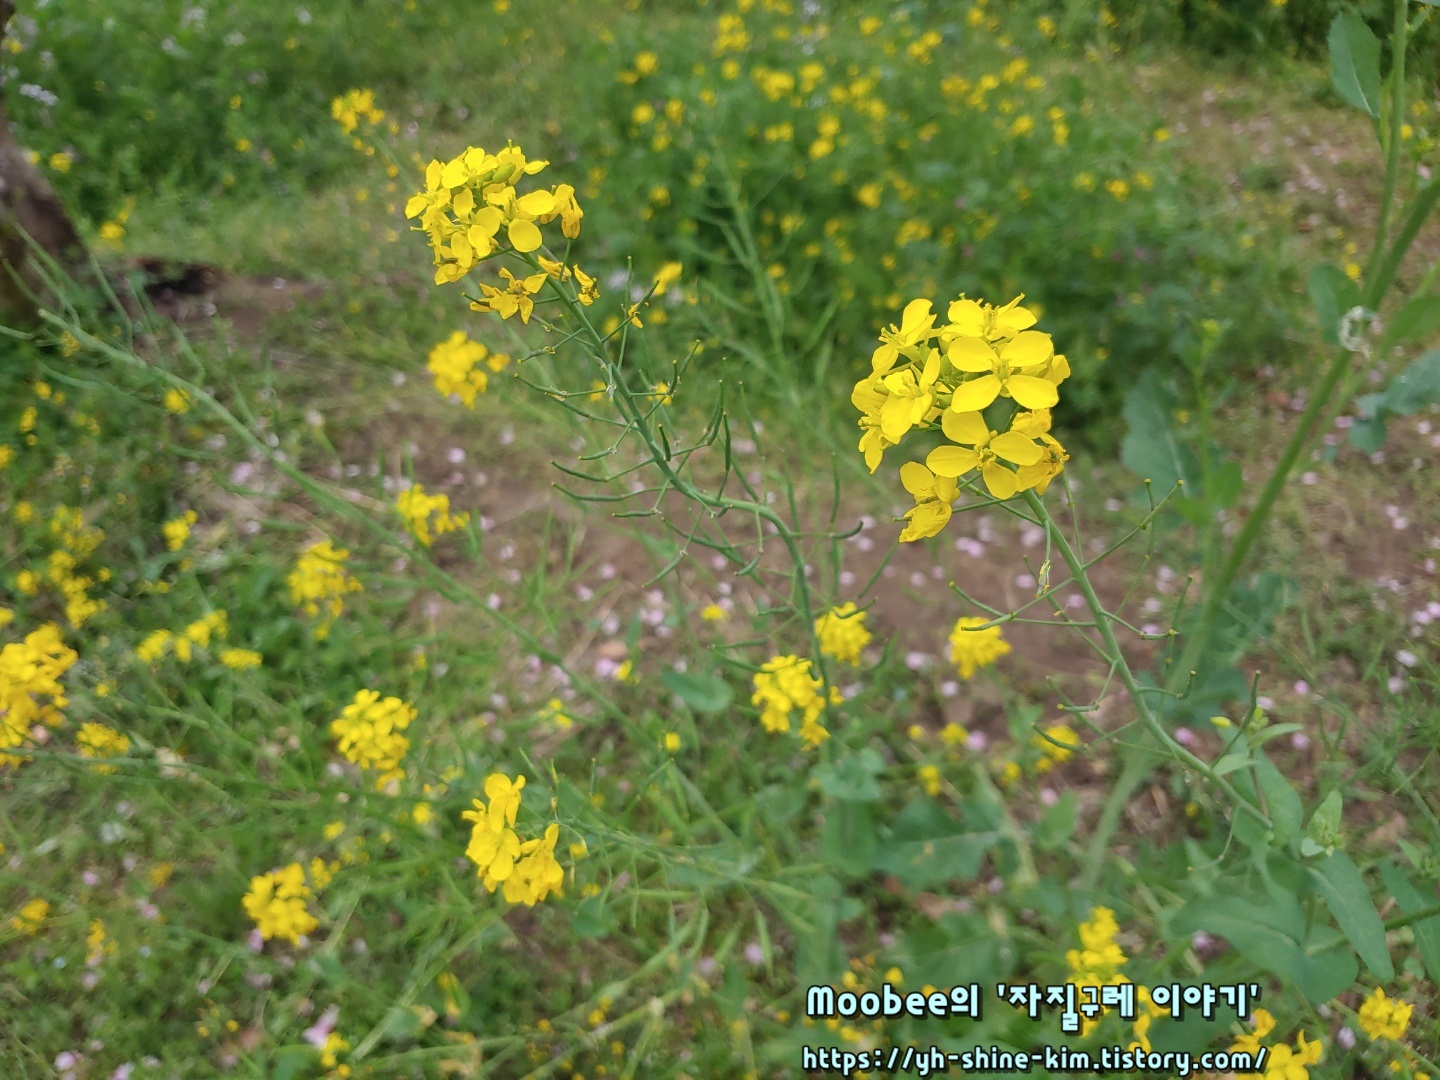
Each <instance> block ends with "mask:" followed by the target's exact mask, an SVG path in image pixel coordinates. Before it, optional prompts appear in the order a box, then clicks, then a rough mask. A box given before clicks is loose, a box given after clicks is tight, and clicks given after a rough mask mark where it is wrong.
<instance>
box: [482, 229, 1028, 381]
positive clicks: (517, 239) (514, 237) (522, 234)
mask: <svg viewBox="0 0 1440 1080" xmlns="http://www.w3.org/2000/svg"><path fill="white" fill-rule="evenodd" d="M506 233H507V234H508V235H509V237H510V244H511V246H512V247H514V249H515V250H516V251H522V252H528V251H534V250H535V249H536V248H538V247H539V246H540V244H541V243H542V239H541V236H540V229H539V226H537V225H536V224H535V223H534V222H533V221H526V220H525V219H524V218H516V219H515V220H514V221H512V222H510V227H509V228H508V229H507V230H506ZM541 276H542V277H543V276H544V275H543V274H542V275H541ZM1039 381H1041V382H1043V381H1044V380H1043V379H1042V380H1039ZM1047 385H1048V384H1047Z"/></svg>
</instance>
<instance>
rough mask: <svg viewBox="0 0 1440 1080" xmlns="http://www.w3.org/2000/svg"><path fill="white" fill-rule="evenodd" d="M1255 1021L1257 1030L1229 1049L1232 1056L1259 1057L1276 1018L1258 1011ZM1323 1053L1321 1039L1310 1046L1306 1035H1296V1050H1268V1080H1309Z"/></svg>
mask: <svg viewBox="0 0 1440 1080" xmlns="http://www.w3.org/2000/svg"><path fill="white" fill-rule="evenodd" d="M1254 1018H1255V1030H1254V1031H1253V1032H1249V1033H1247V1034H1245V1035H1241V1036H1239V1037H1238V1038H1236V1040H1235V1042H1234V1043H1233V1044H1232V1045H1231V1047H1230V1049H1231V1051H1232V1052H1233V1051H1236V1050H1243V1051H1246V1052H1247V1053H1250V1054H1254V1053H1256V1052H1257V1051H1258V1050H1259V1049H1260V1047H1261V1045H1262V1043H1261V1040H1262V1039H1265V1038H1267V1037H1268V1036H1269V1035H1270V1033H1271V1032H1272V1031H1274V1030H1275V1017H1273V1016H1271V1015H1270V1013H1269V1012H1267V1011H1266V1010H1265V1009H1256V1010H1255V1012H1254ZM1323 1049H1324V1047H1323V1045H1322V1044H1321V1042H1320V1040H1319V1039H1316V1040H1315V1041H1314V1042H1310V1041H1309V1040H1308V1039H1306V1038H1305V1033H1304V1032H1303V1031H1299V1032H1296V1033H1295V1046H1294V1047H1293V1048H1291V1047H1290V1046H1287V1045H1286V1044H1285V1043H1277V1044H1275V1045H1274V1046H1271V1047H1269V1051H1270V1052H1269V1055H1268V1056H1267V1057H1266V1059H1265V1080H1307V1078H1308V1077H1309V1075H1310V1069H1309V1066H1311V1065H1318V1064H1319V1063H1320V1055H1321V1053H1322V1052H1323Z"/></svg>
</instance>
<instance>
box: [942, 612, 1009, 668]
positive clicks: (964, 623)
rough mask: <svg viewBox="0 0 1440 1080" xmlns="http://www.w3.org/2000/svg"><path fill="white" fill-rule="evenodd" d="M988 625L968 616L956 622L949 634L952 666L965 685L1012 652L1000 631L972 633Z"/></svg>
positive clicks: (986, 630)
mask: <svg viewBox="0 0 1440 1080" xmlns="http://www.w3.org/2000/svg"><path fill="white" fill-rule="evenodd" d="M989 621H990V620H989V619H981V618H976V617H974V616H967V617H965V618H963V619H958V620H956V623H955V628H954V629H953V630H951V631H950V662H951V663H953V664H954V665H955V668H956V670H957V671H959V673H960V678H962V679H965V680H966V681H969V680H970V679H971V678H972V677H973V676H974V675H975V672H976V671H978V670H979V669H980V668H983V667H989V666H990V665H991V664H993V663H995V661H996V660H999V659H1000V657H1002V656H1004V655H1005V654H1006V653H1008V652H1009V651H1010V643H1009V642H1008V641H1006V640H1005V638H1004V637H1003V636H1002V635H1001V633H1000V627H998V626H991V627H987V628H986V629H984V630H976V629H973V628H974V627H976V626H984V625H985V624H986V623H987V622H989Z"/></svg>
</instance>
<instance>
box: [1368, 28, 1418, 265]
mask: <svg viewBox="0 0 1440 1080" xmlns="http://www.w3.org/2000/svg"><path fill="white" fill-rule="evenodd" d="M1408 3H1409V0H1395V31H1394V35H1393V37H1392V39H1391V42H1390V49H1391V55H1392V56H1393V57H1394V60H1393V62H1392V66H1391V68H1390V80H1391V91H1390V144H1389V146H1387V147H1386V156H1385V190H1384V194H1383V195H1382V196H1381V197H1380V217H1379V220H1378V221H1377V222H1376V225H1375V237H1376V241H1377V242H1376V245H1375V249H1374V251H1373V252H1372V253H1371V257H1370V265H1369V267H1367V269H1368V270H1369V271H1370V272H1371V273H1370V274H1367V275H1366V277H1367V279H1368V278H1369V277H1371V276H1373V273H1374V271H1375V270H1376V269H1377V261H1378V256H1379V254H1380V251H1381V249H1382V246H1383V245H1384V243H1385V236H1386V234H1387V233H1388V232H1389V231H1390V211H1391V210H1392V209H1393V208H1394V205H1395V188H1396V186H1397V185H1398V184H1399V182H1400V127H1401V125H1402V124H1403V123H1404V121H1405V37H1406V33H1407V31H1408V30H1409V23H1408V21H1407V20H1406V18H1405V16H1406V8H1407V7H1408Z"/></svg>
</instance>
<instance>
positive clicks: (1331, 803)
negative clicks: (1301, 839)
mask: <svg viewBox="0 0 1440 1080" xmlns="http://www.w3.org/2000/svg"><path fill="white" fill-rule="evenodd" d="M1344 810H1345V802H1344V800H1343V799H1342V798H1341V797H1340V792H1338V791H1332V792H1330V794H1329V795H1326V796H1325V798H1323V799H1321V800H1320V805H1319V806H1317V807H1316V808H1315V812H1314V813H1313V814H1311V815H1310V822H1309V824H1307V825H1306V826H1305V839H1306V840H1308V841H1310V845H1312V846H1314V847H1316V848H1318V849H1319V850H1328V849H1329V848H1331V847H1334V846H1335V841H1336V840H1338V839H1339V838H1340V816H1341V814H1343V813H1344ZM1301 850H1302V851H1305V845H1302V846H1301ZM1305 853H1306V854H1307V855H1308V854H1313V852H1309V851H1306V852H1305Z"/></svg>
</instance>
